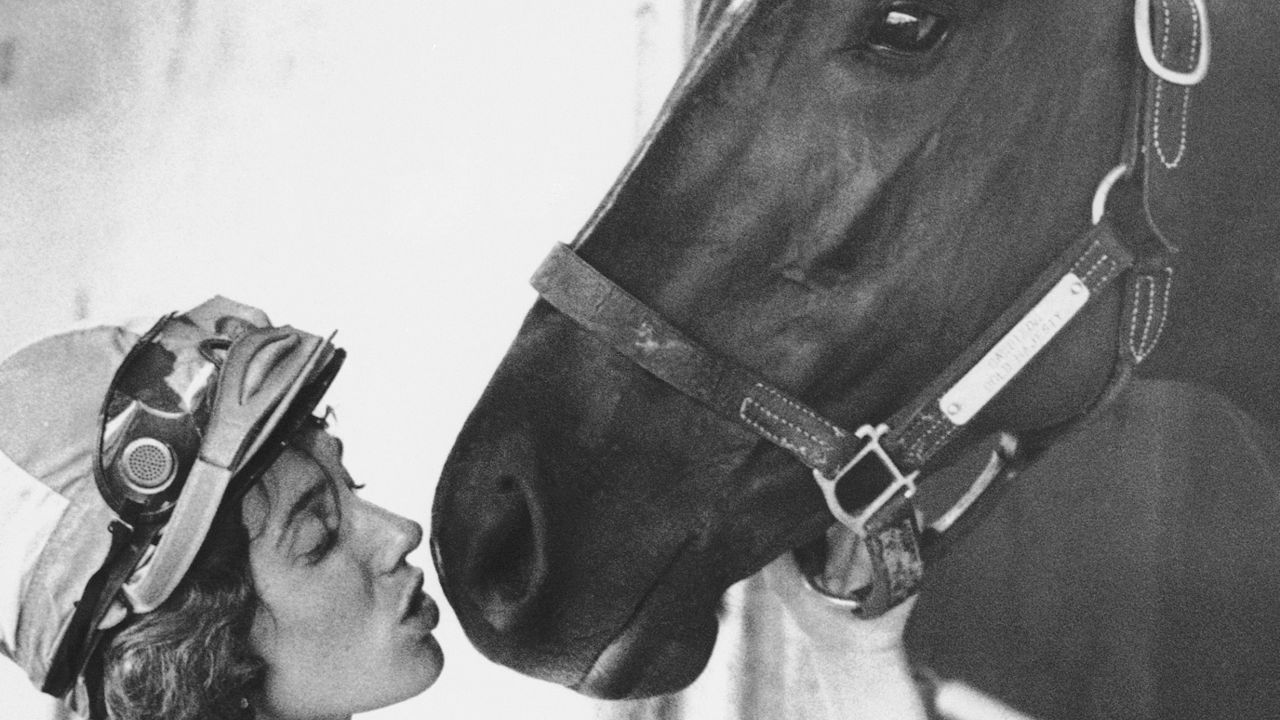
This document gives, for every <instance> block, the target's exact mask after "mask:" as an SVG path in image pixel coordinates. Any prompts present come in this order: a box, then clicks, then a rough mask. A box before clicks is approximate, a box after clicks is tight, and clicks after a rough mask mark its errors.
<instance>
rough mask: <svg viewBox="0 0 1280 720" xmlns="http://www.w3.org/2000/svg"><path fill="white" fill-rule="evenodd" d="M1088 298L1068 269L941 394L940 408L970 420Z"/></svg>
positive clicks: (953, 418) (958, 422)
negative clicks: (980, 357) (1050, 288)
mask: <svg viewBox="0 0 1280 720" xmlns="http://www.w3.org/2000/svg"><path fill="white" fill-rule="evenodd" d="M1088 301H1089V288H1088V287H1086V286H1085V284H1084V281H1082V280H1081V279H1080V278H1078V277H1076V275H1075V274H1074V273H1067V275H1066V276H1065V277H1063V278H1062V279H1061V280H1059V281H1058V284H1056V285H1054V286H1053V289H1052V290H1050V291H1049V292H1048V293H1047V294H1045V296H1044V297H1043V298H1041V299H1040V302H1038V303H1036V305H1035V307H1033V308H1031V312H1029V313H1027V314H1026V315H1025V316H1024V317H1023V318H1022V319H1021V320H1019V321H1018V324H1017V325H1014V326H1013V329H1012V330H1010V331H1009V332H1008V333H1007V334H1006V335H1005V336H1004V337H1003V338H1001V339H1000V342H998V343H996V345H995V347H993V348H991V350H990V351H989V352H988V353H987V354H986V355H984V356H983V357H982V359H981V360H979V361H978V364H976V365H974V366H973V368H971V369H970V370H969V372H967V373H965V375H964V377H962V378H960V382H958V383H956V384H955V385H954V386H953V387H952V388H951V389H950V390H948V391H947V394H945V395H943V396H942V399H941V400H939V401H938V407H939V409H941V410H942V412H943V414H944V415H946V416H947V419H949V420H950V421H951V422H953V423H955V424H956V425H964V424H965V423H967V422H969V420H971V419H973V416H974V415H977V414H978V411H979V410H981V409H982V408H983V407H984V406H985V405H986V404H987V403H988V402H989V401H990V400H991V398H993V397H995V396H996V393H998V392H1000V391H1001V390H1002V389H1004V386H1005V385H1008V384H1009V381H1010V380H1012V379H1013V377H1014V376H1015V375H1017V374H1018V373H1019V372H1020V371H1021V370H1022V368H1024V367H1026V365H1027V363H1029V362H1031V358H1033V357H1035V356H1036V353H1039V352H1040V350H1042V349H1043V348H1044V346H1045V345H1048V344H1049V341H1050V340H1052V339H1053V338H1054V336H1056V335H1057V334H1058V331H1059V330H1061V329H1062V328H1063V327H1064V326H1065V325H1066V324H1067V322H1068V321H1070V320H1071V318H1073V317H1075V315H1076V313H1078V312H1079V311H1080V308H1082V307H1084V306H1085V303H1087V302H1088Z"/></svg>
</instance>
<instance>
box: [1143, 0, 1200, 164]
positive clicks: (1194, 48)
mask: <svg viewBox="0 0 1280 720" xmlns="http://www.w3.org/2000/svg"><path fill="white" fill-rule="evenodd" d="M1188 2H1190V0H1188ZM1160 10H1161V12H1162V14H1163V15H1164V33H1163V35H1162V37H1161V39H1160V61H1161V62H1164V60H1165V57H1166V55H1167V54H1168V51H1169V32H1170V29H1171V28H1172V27H1173V21H1172V18H1171V17H1170V12H1169V4H1168V0H1160ZM1191 17H1192V20H1191V21H1192V23H1193V24H1192V28H1193V29H1194V31H1195V32H1194V36H1193V38H1192V45H1191V55H1190V59H1191V60H1194V59H1195V56H1196V54H1197V53H1199V51H1200V14H1199V13H1197V12H1195V8H1194V6H1193V7H1192V13H1191ZM1164 86H1165V81H1164V80H1163V79H1157V80H1156V110H1155V117H1154V118H1153V122H1152V144H1153V145H1155V148H1156V155H1158V156H1160V164H1162V165H1164V167H1165V169H1166V170H1172V169H1174V168H1176V167H1178V166H1179V165H1181V164H1182V158H1183V156H1184V153H1185V152H1186V149H1187V115H1188V114H1189V112H1190V106H1191V91H1190V90H1188V89H1187V88H1179V89H1180V90H1181V91H1182V112H1181V113H1180V116H1179V128H1178V152H1177V154H1176V155H1174V158H1173V160H1170V159H1169V158H1168V156H1167V155H1166V153H1165V150H1164V146H1163V145H1161V144H1160V115H1161V113H1162V112H1163V110H1164Z"/></svg>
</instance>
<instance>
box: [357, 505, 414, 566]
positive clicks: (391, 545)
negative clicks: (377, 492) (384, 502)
mask: <svg viewBox="0 0 1280 720" xmlns="http://www.w3.org/2000/svg"><path fill="white" fill-rule="evenodd" d="M362 504H363V508H362V510H363V512H362V513H361V515H362V516H363V518H362V519H363V522H362V524H363V525H364V526H365V528H366V535H367V537H366V540H367V542H368V543H369V547H370V549H371V551H372V553H373V557H374V558H376V562H377V569H378V570H379V571H382V572H392V571H394V570H395V569H396V568H398V567H400V565H401V564H403V563H404V559H405V556H406V555H408V554H409V553H411V552H413V551H414V550H415V549H417V547H418V546H419V545H421V544H422V534H423V530H422V525H420V524H418V523H417V522H414V521H413V520H410V519H409V518H407V517H404V516H402V515H397V514H396V513H393V512H391V511H390V510H388V509H386V508H384V507H382V506H381V505H376V504H374V503H371V502H367V501H362Z"/></svg>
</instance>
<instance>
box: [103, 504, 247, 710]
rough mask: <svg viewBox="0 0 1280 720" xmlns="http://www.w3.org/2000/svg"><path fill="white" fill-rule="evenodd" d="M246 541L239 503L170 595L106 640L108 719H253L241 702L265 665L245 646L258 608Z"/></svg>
mask: <svg viewBox="0 0 1280 720" xmlns="http://www.w3.org/2000/svg"><path fill="white" fill-rule="evenodd" d="M250 539H251V538H250V536H249V532H248V530H247V529H246V528H245V526H244V524H243V521H242V519H241V513H240V503H238V502H232V503H229V504H228V509H227V510H225V511H224V512H222V513H220V514H219V515H218V517H217V519H216V520H215V522H214V525H213V527H212V528H211V529H210V532H209V535H208V536H207V537H206V538H205V542H204V544H203V545H202V546H201V549H200V552H199V554H198V555H197V556H196V560H195V562H194V563H193V564H192V567H191V570H190V571H189V572H188V573H187V575H186V577H185V578H183V580H182V583H181V584H180V585H179V586H178V588H177V589H176V590H175V591H174V593H173V595H172V596H171V597H170V598H169V599H168V600H167V601H165V603H164V604H163V605H161V606H160V607H159V608H158V609H157V610H156V611H155V612H152V613H149V614H146V615H142V616H140V617H138V618H136V619H135V620H134V621H133V622H132V623H131V624H129V625H128V626H127V627H125V628H124V629H123V630H121V631H120V632H119V633H117V634H116V636H115V637H114V638H112V639H111V641H110V644H109V645H108V647H107V648H106V649H105V651H104V654H103V678H102V680H103V682H102V689H103V698H104V701H105V704H106V708H107V715H108V717H109V718H111V720H250V719H251V718H253V711H252V709H251V708H250V707H249V706H248V703H247V700H246V699H247V698H249V697H252V696H253V695H254V694H255V692H256V691H257V690H259V689H260V688H261V686H262V681H263V676H264V674H265V666H264V663H263V661H262V659H261V658H259V657H258V656H257V655H256V654H255V653H254V652H253V650H252V647H251V645H250V640H249V634H250V630H251V628H252V626H253V618H254V613H255V612H256V610H257V608H258V605H259V602H258V597H257V594H256V592H255V590H254V586H253V578H252V575H251V573H250V568H249V542H250Z"/></svg>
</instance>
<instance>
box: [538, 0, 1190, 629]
mask: <svg viewBox="0 0 1280 720" xmlns="http://www.w3.org/2000/svg"><path fill="white" fill-rule="evenodd" d="M1151 2H1152V0H1136V5H1135V8H1136V9H1135V23H1136V26H1137V36H1138V38H1139V41H1138V44H1139V47H1140V48H1143V47H1146V49H1145V50H1141V51H1140V56H1141V57H1142V58H1143V60H1144V63H1145V65H1146V66H1147V68H1148V71H1147V72H1146V73H1144V75H1145V77H1143V78H1140V80H1139V82H1138V92H1137V94H1136V98H1135V102H1134V112H1133V113H1132V114H1131V115H1132V118H1133V121H1132V122H1131V131H1130V133H1129V134H1130V138H1129V140H1128V141H1127V142H1126V147H1125V149H1124V150H1123V152H1122V162H1121V163H1120V165H1118V166H1117V167H1116V168H1115V169H1113V170H1112V171H1111V172H1109V173H1108V174H1107V175H1106V177H1104V178H1103V180H1102V182H1101V183H1100V184H1099V186H1098V191H1097V193H1096V196H1095V198H1094V204H1093V225H1092V226H1091V227H1090V228H1089V230H1088V231H1087V232H1085V233H1084V234H1082V235H1081V236H1080V237H1078V238H1077V239H1076V240H1075V241H1074V242H1072V243H1071V245H1070V246H1069V247H1068V248H1066V249H1065V250H1064V251H1063V252H1062V253H1061V254H1060V255H1059V256H1058V257H1057V258H1056V259H1055V260H1054V261H1053V262H1052V264H1050V265H1049V267H1047V268H1046V269H1044V270H1043V271H1042V272H1041V273H1040V274H1039V275H1038V276H1037V278H1036V279H1035V281H1034V282H1033V283H1032V284H1031V285H1030V286H1029V287H1028V288H1027V289H1026V290H1025V291H1024V292H1023V293H1022V294H1021V295H1020V296H1019V297H1018V298H1017V300H1015V302H1014V303H1013V304H1012V305H1011V306H1010V307H1009V308H1008V309H1006V310H1005V312H1004V313H1002V314H1001V315H1000V317H999V318H998V319H997V320H996V321H995V322H994V323H993V324H992V325H991V326H990V327H988V328H987V330H986V331H985V332H983V333H982V335H981V336H980V337H979V338H978V339H977V340H976V341H975V342H974V343H973V344H972V345H970V346H969V347H968V348H967V349H966V350H965V351H964V352H963V353H962V354H961V355H960V357H958V358H957V359H956V360H955V361H953V362H952V363H951V364H950V365H948V366H947V368H946V369H945V370H944V371H943V372H942V374H941V375H940V376H939V377H937V378H936V379H935V380H934V381H933V382H932V383H930V384H929V386H928V387H926V388H925V389H924V390H923V391H922V392H920V393H919V394H918V395H917V396H916V397H915V398H913V399H912V400H911V401H910V402H909V403H907V404H906V405H904V406H903V407H902V408H901V409H900V410H899V411H898V412H897V413H895V414H894V415H893V416H892V417H891V418H889V419H888V420H887V421H885V422H883V423H877V424H874V425H872V424H868V425H863V426H861V427H859V428H858V429H857V430H855V431H853V432H849V431H848V430H845V429H844V428H842V427H840V426H839V425H837V424H836V423H833V422H831V421H830V420H827V419H826V418H824V417H822V416H821V415H819V414H818V413H817V412H816V411H814V410H813V409H811V408H809V407H808V406H807V405H805V404H804V403H802V402H800V401H799V400H797V399H795V398H793V397H791V396H790V395H789V394H787V393H785V392H783V391H781V390H779V389H778V388H776V387H774V386H773V385H772V384H771V383H769V382H768V381H766V380H765V379H763V378H761V377H759V376H758V375H756V374H755V373H753V372H752V371H750V370H747V369H745V368H743V367H741V366H739V365H738V364H737V363H735V362H733V361H731V360H729V359H726V358H724V357H721V356H719V355H716V354H714V353H712V352H709V351H708V350H706V349H704V348H703V347H702V346H701V345H699V344H698V343H697V342H696V341H694V340H692V339H690V338H689V337H687V336H686V335H685V334H684V333H683V332H681V331H680V330H679V329H677V328H676V327H674V326H673V325H671V324H670V323H669V322H667V321H666V320H665V319H664V318H663V317H662V316H661V315H659V314H658V313H656V312H655V311H653V310H652V309H650V308H648V307H647V306H645V305H644V304H643V303H642V302H640V301H639V300H637V299H636V298H635V297H633V296H632V295H631V294H629V293H628V292H627V291H626V290H624V289H622V288H621V287H619V286H618V285H616V284H615V283H614V282H613V281H612V280H610V279H609V278H607V277H605V276H604V275H602V274H601V273H600V272H599V271H598V270H596V269H595V268H594V267H592V266H591V265H590V264H588V263H587V262H586V261H585V260H584V259H583V258H582V257H580V256H579V255H578V254H577V253H576V252H575V251H574V250H573V249H572V248H571V247H569V246H567V245H557V246H556V247H555V248H553V249H552V251H551V253H550V255H549V256H548V257H547V258H546V260H545V261H544V262H543V264H542V266H541V267H540V268H539V269H538V271H537V273H536V274H535V275H534V277H533V280H532V284H533V286H534V287H535V288H536V289H537V290H538V292H539V293H540V294H541V295H542V297H543V298H544V299H545V300H546V301H547V302H549V303H550V304H551V305H552V306H554V307H555V308H556V309H557V310H559V311H560V312H562V313H564V314H565V315H567V316H569V317H570V318H572V319H573V320H574V321H575V322H577V323H578V324H579V325H580V326H581V327H583V328H584V329H586V330H587V331H589V332H590V333H592V334H593V335H596V336H598V337H599V338H600V339H601V340H603V341H605V342H606V343H607V344H609V345H610V346H611V347H612V348H613V349H614V350H616V351H618V352H620V353H622V354H623V355H625V356H627V357H628V358H630V359H631V360H632V361H634V362H635V363H636V364H638V365H639V366H641V367H642V368H644V369H645V370H647V371H648V372H649V373H651V374H653V375H654V376H656V377H657V378H659V379H660V380H662V381H664V382H666V383H667V384H669V385H671V386H672V387H674V388H675V389H677V390H679V391H680V392H682V393H683V394H685V395H687V396H689V397H690V398H692V399H694V400H697V401H698V402H700V403H702V404H703V405H705V406H707V407H708V408H710V409H712V410H714V411H716V412H718V413H719V414H720V415H722V416H723V417H726V418H728V419H730V420H733V421H734V422H736V423H738V424H740V425H742V426H744V427H746V428H748V429H750V430H752V431H753V432H755V433H757V434H758V435H760V436H761V437H763V438H765V439H766V440H769V441H770V442H772V443H773V444H775V445H777V446H779V447H781V448H783V449H784V450H787V451H788V452H790V453H791V454H792V455H794V456H795V457H796V458H798V459H799V460H800V461H801V462H803V463H804V464H805V465H806V466H808V467H809V468H811V469H812V470H813V476H814V480H815V481H816V482H817V484H818V486H819V487H820V488H821V490H822V492H823V495H824V497H825V498H826V501H827V506H828V508H829V509H830V511H831V513H832V515H833V516H834V517H835V519H837V520H839V521H840V522H841V523H842V524H843V525H845V526H846V527H848V528H849V529H850V530H851V531H852V532H853V534H854V535H855V536H856V538H857V539H858V540H859V541H860V542H861V543H862V544H863V545H864V547H865V548H866V549H867V550H868V552H869V556H870V560H871V566H872V579H871V582H870V584H868V585H866V586H865V587H863V588H860V589H858V590H856V591H854V592H853V593H852V594H850V595H849V596H847V597H835V596H832V595H830V593H827V594H828V595H829V596H830V597H832V599H833V600H836V601H838V602H840V603H842V604H844V605H846V606H847V607H849V609H850V610H851V611H852V612H853V614H854V615H856V616H859V617H876V616H878V615H880V614H882V613H884V612H885V611H887V610H888V609H889V608H892V607H893V606H895V605H897V604H898V603H900V602H902V601H903V600H905V599H907V598H908V597H910V596H911V595H912V594H914V593H915V592H916V590H917V588H918V586H919V583H920V580H921V578H922V576H923V568H924V561H923V556H922V544H923V543H924V542H928V541H932V540H934V539H936V538H937V537H938V536H939V535H940V534H941V533H942V532H944V531H945V530H946V529H948V527H950V526H951V525H952V523H954V522H955V520H956V519H957V518H958V517H959V516H960V515H962V514H963V513H964V511H965V510H966V509H968V508H969V507H970V506H971V505H972V504H973V503H974V502H975V501H976V500H977V499H978V497H979V496H980V495H981V494H982V492H983V490H985V489H986V487H988V486H989V485H991V484H992V483H993V482H994V481H995V480H996V479H998V478H999V477H1000V476H1002V475H1003V474H1004V473H1005V471H1006V469H1007V467H1008V466H1009V465H1010V461H1011V459H1012V458H1013V457H1014V456H1015V455H1016V452H1017V449H1016V448H1017V443H1016V441H1015V440H1014V439H1013V438H1012V437H1011V436H1008V435H1006V436H1005V439H1004V441H1003V442H1002V445H1001V447H1000V448H999V449H997V450H996V451H995V452H994V453H993V455H992V460H991V462H990V463H989V464H988V466H987V469H986V470H985V471H984V472H983V473H982V474H981V475H980V476H979V477H978V479H977V480H976V481H975V482H974V483H973V485H972V487H971V489H970V490H969V491H968V492H966V493H965V494H964V495H963V496H962V497H961V498H960V500H959V501H958V502H956V503H955V505H954V506H953V507H952V509H951V510H949V511H948V512H946V513H944V514H943V515H942V516H940V518H939V519H938V520H936V521H935V522H933V523H932V524H931V525H930V526H929V527H928V528H927V529H925V530H922V529H921V528H920V526H919V524H918V520H917V514H916V512H915V508H914V505H913V503H912V502H911V499H912V497H913V496H914V495H915V494H916V492H917V489H918V485H919V480H920V472H921V469H922V468H923V467H924V466H925V465H926V464H927V463H928V461H929V460H930V459H931V458H933V457H934V456H935V455H936V454H937V453H938V451H939V450H941V449H942V448H944V447H946V446H947V444H948V443H950V442H951V441H952V440H953V439H954V438H955V437H957V436H958V434H959V433H960V431H961V430H962V429H964V427H965V426H966V425H967V424H968V423H969V421H970V420H971V419H972V418H973V417H974V416H975V415H977V414H978V413H979V412H980V411H981V410H982V409H983V407H985V406H986V405H987V403H988V402H989V401H991V400H992V399H993V398H994V397H996V395H997V394H999V392H1000V391H1001V390H1002V389H1003V388H1005V387H1006V386H1007V385H1008V384H1009V382H1011V381H1012V380H1013V378H1014V377H1016V376H1017V375H1018V373H1019V372H1020V371H1021V370H1022V369H1023V368H1025V367H1026V365H1027V364H1028V363H1029V362H1030V361H1031V359H1032V358H1034V357H1035V356H1036V355H1037V354H1038V353H1039V352H1040V351H1041V350H1042V349H1043V348H1044V347H1045V346H1046V345H1048V344H1049V342H1050V341H1051V340H1053V338H1054V337H1056V336H1057V335H1058V333H1059V332H1060V331H1061V330H1062V329H1063V328H1064V327H1065V326H1066V325H1067V323H1068V322H1070V320H1071V319H1072V318H1073V317H1075V316H1076V315H1077V314H1078V313H1079V312H1080V311H1081V310H1082V309H1083V308H1084V307H1086V306H1087V305H1088V303H1089V302H1090V301H1091V300H1092V299H1094V298H1096V297H1097V296H1098V295H1099V293H1100V292H1101V291H1102V290H1103V289H1104V288H1106V287H1107V286H1108V285H1110V284H1111V283H1112V282H1113V281H1115V280H1116V279H1117V278H1120V277H1121V276H1126V278H1125V282H1126V285H1127V288H1126V292H1125V300H1124V303H1123V306H1122V308H1121V318H1120V323H1119V326H1120V337H1119V339H1118V351H1117V355H1116V360H1115V363H1114V367H1113V369H1112V374H1111V377H1110V378H1109V381H1108V387H1107V389H1106V390H1105V391H1104V392H1103V393H1102V395H1101V397H1100V399H1099V400H1097V401H1095V402H1094V403H1093V404H1092V405H1091V406H1090V408H1087V409H1086V410H1085V411H1084V412H1083V413H1081V416H1080V417H1081V418H1083V417H1084V416H1086V415H1088V414H1089V413H1090V412H1091V411H1092V410H1093V409H1095V408H1096V407H1097V406H1098V405H1100V404H1101V403H1102V402H1105V401H1106V400H1107V399H1109V398H1110V397H1113V396H1114V394H1115V393H1116V392H1117V391H1118V390H1119V388H1120V387H1121V386H1122V385H1123V383H1124V381H1125V380H1126V379H1127V378H1128V376H1129V375H1130V372H1131V371H1132V369H1133V367H1135V366H1136V365H1137V364H1138V363H1140V362H1141V361H1142V360H1143V359H1145V358H1146V356H1147V355H1148V354H1150V352H1151V351H1152V350H1153V349H1154V347H1155V344H1156V342H1157V341H1158V339H1159V336H1160V333H1161V330H1162V329H1163V327H1164V323H1165V316H1166V312H1167V309H1168V296H1169V283H1170V281H1171V277H1172V272H1171V268H1170V255H1171V253H1172V248H1171V247H1170V246H1169V245H1168V243H1166V242H1164V240H1163V237H1162V236H1160V234H1159V231H1158V229H1156V228H1155V227H1154V225H1153V224H1152V222H1151V220H1150V218H1149V217H1144V218H1143V222H1142V223H1141V225H1142V226H1144V227H1149V228H1150V230H1151V234H1152V236H1153V237H1154V241H1152V239H1151V238H1127V240H1128V242H1127V243H1126V242H1122V241H1121V238H1120V236H1119V233H1118V232H1117V230H1116V228H1115V226H1114V225H1113V223H1112V221H1111V219H1110V216H1109V215H1108V212H1107V198H1108V195H1109V193H1110V191H1111V189H1112V186H1113V185H1115V184H1116V183H1117V182H1119V181H1121V180H1125V181H1128V182H1134V183H1141V185H1142V187H1143V188H1144V190H1143V197H1144V201H1145V185H1146V183H1145V182H1144V180H1145V178H1146V177H1147V175H1148V174H1149V173H1150V172H1152V169H1151V167H1150V166H1151V162H1152V161H1151V155H1152V153H1150V152H1149V151H1146V150H1145V147H1146V143H1147V142H1150V141H1151V137H1152V133H1153V128H1152V127H1151V125H1152V123H1153V122H1154V119H1153V111H1152V110H1151V108H1150V107H1149V102H1148V98H1149V97H1150V96H1151V95H1152V93H1153V92H1154V89H1155V88H1156V87H1157V84H1158V83H1162V82H1179V81H1182V80H1194V81H1195V82H1198V81H1199V78H1202V77H1203V75H1204V70H1205V69H1206V68H1207V66H1208V39H1207V38H1208V30H1207V23H1208V15H1207V12H1206V10H1205V7H1204V4H1203V0H1175V1H1174V2H1173V5H1177V6H1178V7H1176V8H1172V9H1166V12H1165V14H1164V15H1163V16H1162V22H1163V23H1164V28H1165V30H1166V36H1168V35H1174V36H1175V37H1181V36H1182V35H1183V34H1190V35H1192V36H1193V38H1192V45H1193V46H1196V47H1198V48H1199V50H1200V53H1199V57H1198V58H1195V59H1193V61H1194V67H1193V68H1191V69H1189V70H1181V69H1176V68H1171V67H1169V65H1168V62H1169V61H1168V59H1166V58H1165V57H1164V56H1163V53H1164V48H1162V49H1161V53H1162V55H1161V57H1160V58H1159V59H1156V58H1155V56H1154V55H1153V54H1152V53H1151V52H1150V45H1151V28H1150V26H1149V6H1150V3H1151ZM737 22H738V24H739V25H740V24H741V19H739V20H738V21H737ZM1144 37H1145V43H1144V42H1143V39H1142V38H1144ZM1166 45H1167V43H1166ZM696 71H697V68H695V71H694V72H691V73H690V77H692V76H693V75H695V74H696ZM1144 80H1145V82H1143V81H1144ZM689 82H691V81H689V80H686V81H685V82H684V83H683V85H684V87H687V86H688V84H689ZM1183 89H1184V90H1185V88H1183ZM672 104H674V103H672ZM668 107H671V105H669V106H668ZM652 136H653V132H651V133H650V138H652ZM641 154H643V146H642V150H641ZM1139 155H1141V156H1142V157H1141V158H1140V157H1139ZM1142 160H1145V161H1146V162H1145V164H1144V163H1143V162H1142ZM637 162H638V158H637V159H634V160H633V161H632V163H631V168H634V167H635V165H636V163H637ZM1164 168H1165V169H1169V168H1168V165H1167V164H1166V165H1165V166H1164ZM628 172H629V171H628ZM624 179H625V174H624ZM609 202H610V199H606V205H607V204H609ZM599 212H602V211H598V213H597V217H598V215H599ZM588 227H590V226H588ZM585 234H586V233H584V235H585ZM580 237H582V236H580ZM1143 241H1145V242H1143ZM1078 419H1079V418H1078ZM815 589H816V588H815Z"/></svg>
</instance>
